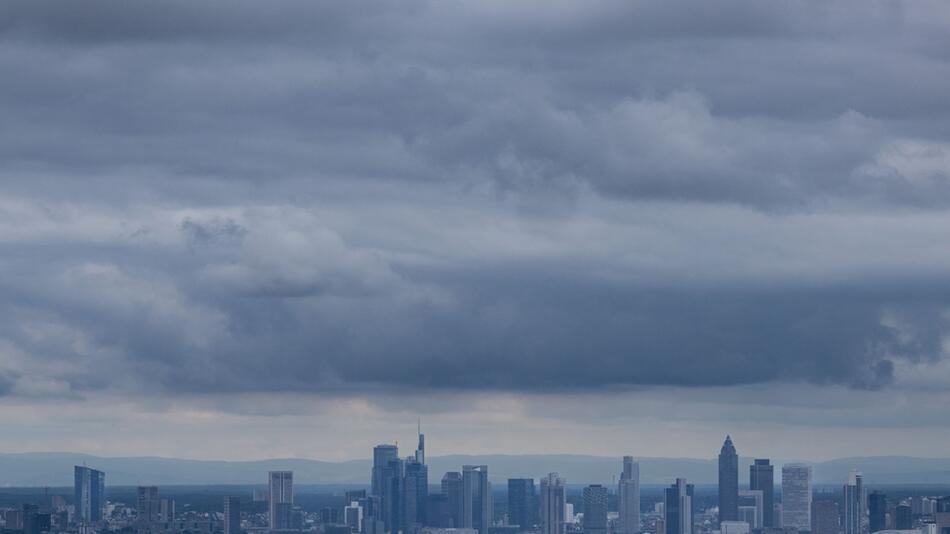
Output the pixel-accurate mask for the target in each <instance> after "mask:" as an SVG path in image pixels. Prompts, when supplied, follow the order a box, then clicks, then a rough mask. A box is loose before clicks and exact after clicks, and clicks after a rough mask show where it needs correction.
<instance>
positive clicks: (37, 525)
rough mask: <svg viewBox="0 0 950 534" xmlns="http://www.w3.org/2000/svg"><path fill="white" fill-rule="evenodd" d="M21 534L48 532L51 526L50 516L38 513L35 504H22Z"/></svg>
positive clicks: (38, 508)
mask: <svg viewBox="0 0 950 534" xmlns="http://www.w3.org/2000/svg"><path fill="white" fill-rule="evenodd" d="M21 517H22V520H21V522H22V531H23V533H22V534H41V533H43V532H49V531H50V527H51V525H52V521H51V516H50V514H46V513H40V507H39V506H36V505H35V504H24V505H23V512H22V516H21Z"/></svg>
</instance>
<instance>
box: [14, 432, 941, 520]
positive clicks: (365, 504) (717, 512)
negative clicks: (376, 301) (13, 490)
mask: <svg viewBox="0 0 950 534" xmlns="http://www.w3.org/2000/svg"><path fill="white" fill-rule="evenodd" d="M74 474H75V477H74V494H73V499H72V502H71V503H67V502H66V499H65V498H63V497H62V496H54V497H53V498H52V499H50V501H49V503H48V504H47V506H45V507H42V508H41V507H40V506H36V505H24V506H22V507H20V508H16V509H11V510H7V511H5V512H3V513H2V514H0V534H45V533H50V534H59V533H68V534H98V533H102V532H117V533H119V534H244V533H247V534H255V533H259V534H300V533H304V532H307V533H313V534H806V533H807V534H950V497H923V496H912V497H908V498H905V499H890V498H888V496H887V495H886V494H884V493H883V492H881V491H872V492H870V493H868V492H867V490H866V488H865V485H864V481H863V479H862V476H861V474H860V473H857V472H852V473H851V475H850V477H849V478H848V480H847V481H846V482H845V484H844V485H843V486H842V488H841V491H840V493H837V492H836V493H835V494H828V493H818V494H817V497H816V492H815V490H814V488H813V487H812V468H811V467H810V466H808V465H805V464H796V463H792V464H785V465H783V466H782V467H781V473H780V477H781V478H780V480H776V473H775V467H774V466H773V465H772V464H771V463H770V461H769V460H768V459H755V460H754V461H753V462H752V464H751V465H749V473H748V484H747V485H746V484H740V465H739V456H738V453H737V451H736V447H735V445H734V444H733V442H732V439H731V438H730V437H728V436H727V437H726V440H725V442H724V443H723V445H722V448H721V450H720V452H719V480H718V488H717V490H718V491H717V495H716V497H717V500H718V502H716V503H715V504H714V505H709V503H706V504H705V505H702V506H701V505H700V500H699V499H698V498H697V494H696V489H695V487H694V485H693V484H690V483H689V482H688V481H687V480H686V479H685V478H677V479H676V481H675V482H674V483H673V484H671V485H670V486H669V487H667V488H665V489H664V491H663V493H662V498H660V499H654V500H653V502H652V507H648V509H646V510H641V506H642V505H643V504H644V503H643V500H644V498H643V495H642V494H641V487H640V469H639V464H638V463H637V462H636V461H634V459H633V458H632V457H630V456H625V457H623V460H622V467H621V470H620V473H619V477H618V480H617V482H616V486H611V487H608V486H605V485H601V484H591V485H587V486H584V487H583V488H580V489H579V491H578V488H574V489H572V491H573V492H574V493H573V495H572V498H570V499H569V490H568V486H567V481H566V480H565V479H564V478H563V477H561V476H560V475H558V474H557V473H549V474H547V475H546V476H544V477H542V478H541V479H540V481H539V484H535V479H531V478H511V479H508V480H507V488H506V489H507V492H506V493H505V497H504V498H505V502H504V503H503V505H502V506H501V508H502V513H497V512H496V510H495V506H494V497H495V495H496V491H495V488H493V485H492V483H491V482H490V479H489V472H488V466H486V465H463V466H461V469H460V470H459V471H449V472H446V473H444V474H443V475H442V476H441V478H440V479H439V484H438V486H436V485H435V484H430V481H429V468H428V465H427V464H426V456H425V436H424V435H423V434H422V433H421V431H420V432H419V441H418V445H417V447H416V449H415V451H414V452H413V454H411V455H410V456H407V457H400V456H399V450H398V447H397V446H396V445H389V444H383V445H378V446H376V447H375V448H374V450H373V465H372V470H371V473H370V480H369V487H368V488H366V489H355V490H351V491H346V492H345V493H344V495H343V506H327V507H324V508H322V509H320V510H319V511H317V512H316V513H314V512H313V511H304V510H303V509H302V507H301V506H299V505H298V504H296V503H295V502H294V474H293V472H292V471H271V472H269V473H268V481H267V482H268V483H267V488H266V490H264V491H258V490H256V491H255V492H254V497H253V499H252V503H251V506H247V507H245V508H242V500H241V498H239V497H237V496H226V497H225V498H224V500H223V503H222V504H223V505H222V507H221V509H220V511H216V512H211V513H208V512H205V513H198V512H194V511H185V512H184V513H180V512H179V511H177V510H176V507H175V501H174V500H172V499H167V498H162V496H161V495H160V493H159V488H158V487H156V486H140V487H138V488H137V491H136V499H135V502H134V503H133V504H132V505H122V504H121V503H110V502H107V501H106V498H105V473H103V472H102V471H98V470H95V469H91V468H89V467H85V466H76V467H75V473H74ZM776 482H778V487H779V488H780V493H778V496H780V500H778V499H776V497H777V495H776V491H775V490H776V485H777V484H776ZM497 493H498V494H501V493H502V492H501V491H498V492H497ZM578 493H579V498H578ZM569 501H573V502H569ZM257 504H260V505H261V506H257ZM265 504H266V508H262V507H263V505H265ZM648 504H650V503H648ZM575 507H577V508H578V509H577V510H575Z"/></svg>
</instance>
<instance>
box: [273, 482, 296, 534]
mask: <svg viewBox="0 0 950 534" xmlns="http://www.w3.org/2000/svg"><path fill="white" fill-rule="evenodd" d="M267 477H268V488H269V490H270V499H269V503H268V519H269V521H270V528H271V530H284V529H289V528H291V526H290V515H291V514H290V509H291V507H292V506H293V504H294V472H293V471H271V472H269V473H268V475H267Z"/></svg>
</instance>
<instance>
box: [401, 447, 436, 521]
mask: <svg viewBox="0 0 950 534" xmlns="http://www.w3.org/2000/svg"><path fill="white" fill-rule="evenodd" d="M421 435H422V434H420V436H421ZM420 446H421V443H420ZM421 450H422V449H420V450H419V451H416V456H415V457H414V458H413V459H412V460H411V461H407V462H406V472H405V477H404V479H405V480H404V482H403V485H402V486H403V492H404V494H403V498H402V503H403V517H404V521H405V524H404V526H403V531H404V532H406V533H414V532H417V531H418V530H419V529H420V528H422V527H423V526H425V525H427V524H428V523H426V506H427V505H428V501H429V468H428V466H426V464H424V463H421V462H419V461H418V460H417V459H418V458H421V457H423V456H424V455H423V454H421V453H420V451H421Z"/></svg>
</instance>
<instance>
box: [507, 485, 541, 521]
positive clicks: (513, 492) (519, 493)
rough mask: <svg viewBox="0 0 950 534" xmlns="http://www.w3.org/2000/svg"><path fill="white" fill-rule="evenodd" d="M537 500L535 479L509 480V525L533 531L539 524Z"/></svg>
mask: <svg viewBox="0 0 950 534" xmlns="http://www.w3.org/2000/svg"><path fill="white" fill-rule="evenodd" d="M537 498H538V496H537V495H536V493H535V489H534V479H533V478H509V479H508V524H509V525H518V528H519V529H520V530H522V531H524V530H531V529H532V528H533V527H534V525H535V524H537V518H536V516H537V514H536V511H537V508H538V507H537Z"/></svg>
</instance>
